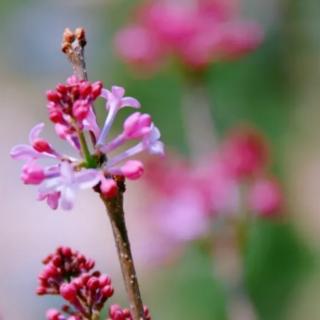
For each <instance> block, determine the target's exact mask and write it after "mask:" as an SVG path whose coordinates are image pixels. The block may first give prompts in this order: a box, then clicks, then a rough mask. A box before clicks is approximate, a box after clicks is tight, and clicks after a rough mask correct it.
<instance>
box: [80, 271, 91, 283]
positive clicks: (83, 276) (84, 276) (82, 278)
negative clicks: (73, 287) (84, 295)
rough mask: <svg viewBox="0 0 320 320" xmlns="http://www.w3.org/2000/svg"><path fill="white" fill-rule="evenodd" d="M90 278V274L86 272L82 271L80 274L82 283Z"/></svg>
mask: <svg viewBox="0 0 320 320" xmlns="http://www.w3.org/2000/svg"><path fill="white" fill-rule="evenodd" d="M89 279H90V275H89V274H88V273H84V274H83V275H82V276H81V280H82V283H83V284H84V285H85V284H87V282H88V280H89Z"/></svg>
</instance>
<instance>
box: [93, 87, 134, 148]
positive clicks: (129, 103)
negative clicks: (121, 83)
mask: <svg viewBox="0 0 320 320" xmlns="http://www.w3.org/2000/svg"><path fill="white" fill-rule="evenodd" d="M124 94H125V90H124V88H122V87H118V86H113V87H112V89H111V91H109V90H107V89H103V90H102V94H101V95H102V97H103V98H105V99H106V109H107V110H108V116H107V118H106V120H105V123H104V126H103V128H102V130H101V134H100V136H99V138H98V142H97V145H98V146H103V145H104V143H105V140H106V138H107V136H108V134H109V132H110V129H111V127H112V125H113V122H114V119H115V117H116V115H117V113H118V111H119V110H120V109H122V108H124V107H132V108H135V109H138V108H140V102H139V101H138V100H137V99H135V98H132V97H125V96H124Z"/></svg>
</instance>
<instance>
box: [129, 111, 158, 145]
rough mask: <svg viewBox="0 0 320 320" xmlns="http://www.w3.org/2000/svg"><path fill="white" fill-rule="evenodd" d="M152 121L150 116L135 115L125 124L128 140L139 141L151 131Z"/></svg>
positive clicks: (136, 113) (138, 113) (137, 113)
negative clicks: (138, 139)
mask: <svg viewBox="0 0 320 320" xmlns="http://www.w3.org/2000/svg"><path fill="white" fill-rule="evenodd" d="M151 123H152V119H151V117H150V115H148V114H141V113H140V112H135V113H133V114H132V115H131V116H130V117H128V118H127V120H126V121H125V122H124V134H125V136H126V138H127V139H137V138H141V137H143V136H144V135H146V134H148V133H149V132H150V131H151Z"/></svg>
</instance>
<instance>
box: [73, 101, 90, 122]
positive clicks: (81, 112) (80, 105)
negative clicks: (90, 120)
mask: <svg viewBox="0 0 320 320" xmlns="http://www.w3.org/2000/svg"><path fill="white" fill-rule="evenodd" d="M89 111H90V105H89V104H88V103H87V102H85V101H81V100H79V101H76V102H75V103H74V104H73V108H72V112H73V115H74V117H75V118H76V119H77V120H78V121H82V120H84V119H85V118H86V117H87V116H88V113H89Z"/></svg>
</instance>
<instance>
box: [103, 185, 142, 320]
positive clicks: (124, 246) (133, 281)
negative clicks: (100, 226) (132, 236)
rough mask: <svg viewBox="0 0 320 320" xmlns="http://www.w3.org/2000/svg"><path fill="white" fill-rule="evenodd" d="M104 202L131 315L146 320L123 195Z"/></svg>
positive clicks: (135, 318)
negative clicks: (126, 221) (127, 226)
mask: <svg viewBox="0 0 320 320" xmlns="http://www.w3.org/2000/svg"><path fill="white" fill-rule="evenodd" d="M102 200H103V201H104V203H105V206H106V208H107V212H108V215H109V218H110V221H111V226H112V231H113V235H114V239H115V242H116V247H117V251H118V257H119V261H120V266H121V271H122V276H123V279H124V283H125V287H126V291H127V295H128V299H129V301H130V309H131V314H132V316H133V319H134V320H145V316H144V309H143V303H142V299H141V294H140V289H139V284H138V278H137V274H136V270H135V266H134V261H133V257H132V253H131V248H130V241H129V237H128V232H127V228H126V223H125V214H124V211H123V193H122V192H120V191H119V192H118V195H117V196H116V197H114V198H112V199H109V200H105V199H103V198H102Z"/></svg>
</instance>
